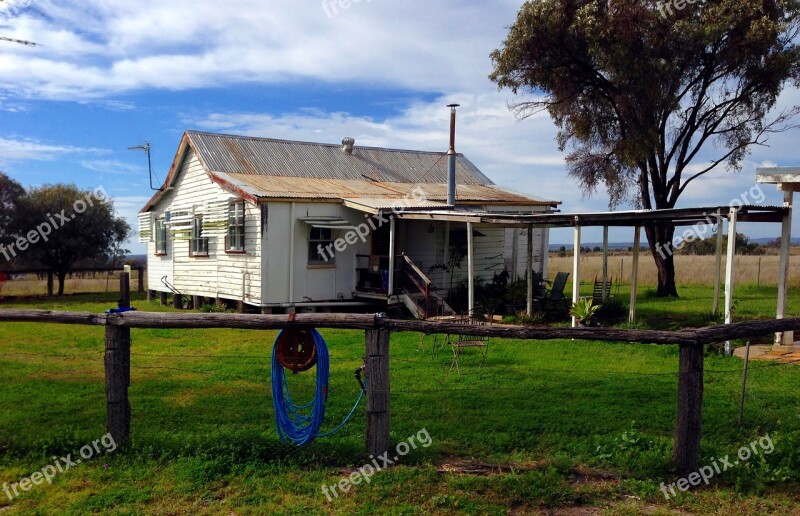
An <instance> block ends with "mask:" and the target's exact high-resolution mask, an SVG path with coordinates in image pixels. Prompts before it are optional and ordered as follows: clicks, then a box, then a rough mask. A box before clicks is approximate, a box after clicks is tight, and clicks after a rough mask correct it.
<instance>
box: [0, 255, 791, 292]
mask: <svg viewBox="0 0 800 516" xmlns="http://www.w3.org/2000/svg"><path fill="white" fill-rule="evenodd" d="M632 261H633V260H632V255H631V253H630V252H619V253H613V254H611V255H610V256H609V259H608V271H609V275H611V276H612V277H613V279H614V284H619V283H621V284H629V283H630V275H631V263H632ZM675 262H676V268H677V281H678V285H701V286H712V285H713V284H714V264H715V263H714V262H715V258H714V257H713V256H682V255H680V256H677V257H676V258H675ZM759 262H761V266H760V269H761V271H760V273H759ZM602 263H603V260H602V256H601V255H600V253H584V254H583V256H582V258H581V267H582V269H581V278H582V279H583V282H587V281H592V280H593V279H594V277H595V276H597V277H600V275H601V271H602ZM779 263H780V261H779V257H778V256H777V255H775V254H769V255H765V256H737V257H736V266H735V270H736V284H737V285H743V284H752V285H756V284H758V285H761V286H767V287H769V286H772V287H777V285H778V266H779ZM790 267H791V270H790V273H789V286H790V287H800V247H795V248H793V249H792V261H791V264H790ZM562 271H563V272H569V273H570V274H571V273H572V255H571V254H568V255H567V256H564V257H560V256H558V253H551V254H550V265H549V271H548V276H549V277H551V278H552V277H553V276H555V274H556V273H557V272H562ZM722 272H723V274H724V273H725V262H724V259H723V263H722ZM656 277H657V276H656V267H655V264H654V263H653V259H652V257H651V256H650V253H649V251H643V252H642V254H641V257H640V260H639V284H640V285H642V286H652V285H655V284H656ZM619 278H622V281H621V282H620V281H619ZM137 282H138V272H137V271H135V270H134V271H133V273H132V277H131V287H132V288H134V289H135V288H136V285H138V283H137ZM55 286H56V288H58V283H57V282H56V285H55ZM145 288H147V286H146V285H145ZM118 289H119V274H118V273H112V274H111V275H108V276H107V275H106V274H105V273H98V274H97V275H96V277H95V278H89V277H86V278H78V277H74V278H71V279H67V281H66V285H65V287H64V292H65V293H66V294H78V293H82V294H89V293H100V292H115V291H117V290H118ZM46 293H47V282H46V281H45V280H39V279H37V278H36V276H35V275H29V276H27V277H25V278H24V279H16V280H14V281H7V282H5V283H0V297H25V296H41V295H45V294H46Z"/></svg>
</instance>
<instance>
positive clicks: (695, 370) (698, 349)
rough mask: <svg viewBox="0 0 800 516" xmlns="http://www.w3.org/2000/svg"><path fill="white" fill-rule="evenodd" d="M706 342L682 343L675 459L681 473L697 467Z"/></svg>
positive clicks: (673, 455) (673, 457)
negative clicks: (704, 343)
mask: <svg viewBox="0 0 800 516" xmlns="http://www.w3.org/2000/svg"><path fill="white" fill-rule="evenodd" d="M704 348H705V346H704V345H703V344H694V345H691V344H681V345H680V352H679V353H680V359H679V376H678V413H677V417H676V418H675V445H674V448H673V450H672V461H673V462H674V463H675V466H676V468H677V470H678V474H681V475H684V474H688V473H691V472H694V471H696V470H697V467H698V462H699V460H700V436H701V427H702V424H703V354H704V352H705V349H704Z"/></svg>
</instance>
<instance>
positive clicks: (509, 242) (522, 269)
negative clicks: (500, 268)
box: [505, 226, 546, 279]
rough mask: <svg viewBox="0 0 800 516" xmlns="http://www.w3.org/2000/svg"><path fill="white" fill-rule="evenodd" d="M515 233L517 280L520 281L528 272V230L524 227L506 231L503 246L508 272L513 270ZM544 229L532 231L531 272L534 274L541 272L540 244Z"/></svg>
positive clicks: (541, 254)
mask: <svg viewBox="0 0 800 516" xmlns="http://www.w3.org/2000/svg"><path fill="white" fill-rule="evenodd" d="M515 231H516V233H517V253H516V256H517V263H516V271H517V275H516V277H517V279H522V278H524V277H525V274H526V273H527V270H528V229H527V228H526V227H524V226H520V227H518V228H508V229H506V244H505V255H506V258H505V263H506V266H507V267H508V272H509V273H511V271H512V270H513V269H514V263H513V257H514V232H515ZM545 231H546V230H545V229H541V228H534V229H533V270H534V272H543V270H544V264H543V263H542V257H543V252H542V251H543V249H542V247H543V246H542V242H543V239H544V232H545Z"/></svg>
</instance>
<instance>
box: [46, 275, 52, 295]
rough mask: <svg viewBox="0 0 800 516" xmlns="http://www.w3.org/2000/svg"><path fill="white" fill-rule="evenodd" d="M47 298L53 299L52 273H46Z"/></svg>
mask: <svg viewBox="0 0 800 516" xmlns="http://www.w3.org/2000/svg"><path fill="white" fill-rule="evenodd" d="M47 297H53V271H47Z"/></svg>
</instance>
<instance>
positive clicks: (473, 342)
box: [447, 306, 492, 374]
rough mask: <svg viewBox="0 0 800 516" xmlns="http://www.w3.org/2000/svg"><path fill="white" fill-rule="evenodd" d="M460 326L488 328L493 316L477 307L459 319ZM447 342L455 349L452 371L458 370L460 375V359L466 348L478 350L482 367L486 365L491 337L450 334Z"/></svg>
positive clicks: (451, 364) (451, 365)
mask: <svg viewBox="0 0 800 516" xmlns="http://www.w3.org/2000/svg"><path fill="white" fill-rule="evenodd" d="M458 322H459V323H460V324H463V325H465V326H486V325H490V324H492V315H491V314H489V313H488V312H487V311H486V309H485V308H483V307H478V306H476V307H475V308H473V309H472V310H470V311H469V312H467V313H466V314H464V315H463V316H461V318H460V319H458ZM447 342H448V343H449V344H450V345H451V346H452V348H453V361H452V362H451V363H450V370H451V371H452V370H453V367H455V368H456V371H458V373H459V374H461V369H460V368H459V365H458V359H459V358H460V356H461V353H462V352H463V350H464V349H465V348H478V350H479V351H480V353H481V364H480V365H481V366H484V365H486V354H487V353H488V351H489V337H477V336H474V335H463V334H449V335H447Z"/></svg>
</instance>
